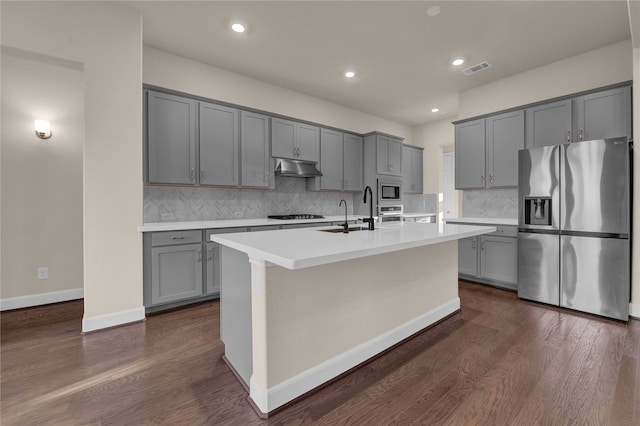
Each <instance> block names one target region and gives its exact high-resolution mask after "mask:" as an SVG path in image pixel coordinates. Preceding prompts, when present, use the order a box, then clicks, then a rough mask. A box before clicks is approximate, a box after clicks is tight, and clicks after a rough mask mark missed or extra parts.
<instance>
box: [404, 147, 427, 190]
mask: <svg viewBox="0 0 640 426" xmlns="http://www.w3.org/2000/svg"><path fill="white" fill-rule="evenodd" d="M423 152H424V149H423V148H418V147H413V146H408V145H405V146H404V147H403V148H402V192H404V193H406V194H422V156H423Z"/></svg>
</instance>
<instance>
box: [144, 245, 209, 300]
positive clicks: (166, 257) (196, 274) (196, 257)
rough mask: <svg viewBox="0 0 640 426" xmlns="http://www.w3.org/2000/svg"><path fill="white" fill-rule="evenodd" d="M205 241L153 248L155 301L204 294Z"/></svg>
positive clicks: (152, 298) (152, 279) (152, 295)
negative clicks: (203, 248)
mask: <svg viewBox="0 0 640 426" xmlns="http://www.w3.org/2000/svg"><path fill="white" fill-rule="evenodd" d="M202 293H203V285H202V244H200V243H198V244H184V245H177V246H163V247H153V248H152V249H151V303H152V304H154V305H155V304H159V303H166V302H173V301H176V300H182V299H188V298H190V297H197V296H202Z"/></svg>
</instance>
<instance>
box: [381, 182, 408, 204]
mask: <svg viewBox="0 0 640 426" xmlns="http://www.w3.org/2000/svg"><path fill="white" fill-rule="evenodd" d="M401 201H402V179H400V178H396V179H394V178H392V177H388V178H384V179H378V205H383V204H386V205H388V204H399V203H400V202H401Z"/></svg>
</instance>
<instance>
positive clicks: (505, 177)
mask: <svg viewBox="0 0 640 426" xmlns="http://www.w3.org/2000/svg"><path fill="white" fill-rule="evenodd" d="M486 132H487V135H486V154H487V159H486V167H487V169H486V172H485V173H486V174H485V176H486V179H485V184H486V187H487V188H496V187H506V186H518V151H519V150H521V149H524V111H523V110H520V111H513V112H509V113H506V114H500V115H495V116H492V117H489V118H487V119H486Z"/></svg>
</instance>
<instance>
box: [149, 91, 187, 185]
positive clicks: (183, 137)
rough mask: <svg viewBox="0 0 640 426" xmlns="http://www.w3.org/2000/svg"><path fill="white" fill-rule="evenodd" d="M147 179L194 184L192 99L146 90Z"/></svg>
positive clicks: (159, 181)
mask: <svg viewBox="0 0 640 426" xmlns="http://www.w3.org/2000/svg"><path fill="white" fill-rule="evenodd" d="M146 134H147V159H148V160H147V161H148V163H147V173H148V176H147V181H148V182H149V183H169V184H180V185H195V184H196V179H195V177H196V101H194V100H192V99H188V98H183V97H180V96H174V95H169V94H166V93H160V92H154V91H148V92H147V129H146Z"/></svg>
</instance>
